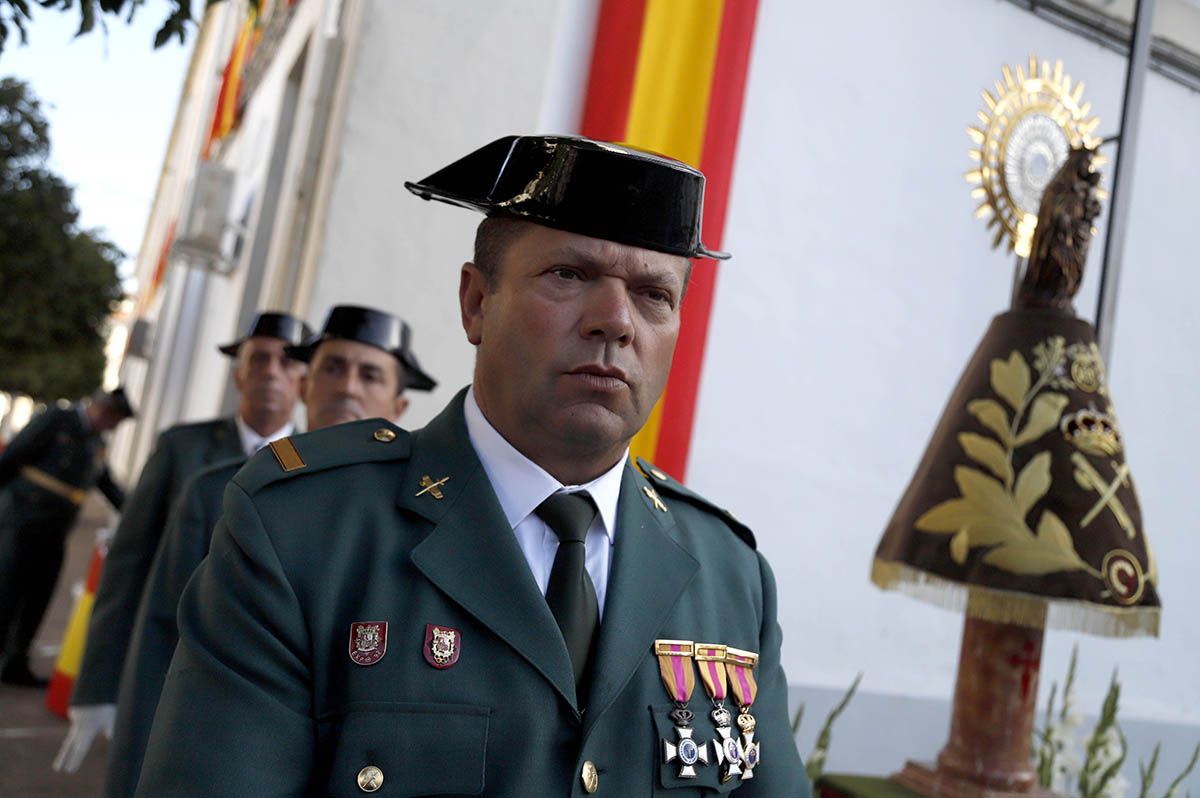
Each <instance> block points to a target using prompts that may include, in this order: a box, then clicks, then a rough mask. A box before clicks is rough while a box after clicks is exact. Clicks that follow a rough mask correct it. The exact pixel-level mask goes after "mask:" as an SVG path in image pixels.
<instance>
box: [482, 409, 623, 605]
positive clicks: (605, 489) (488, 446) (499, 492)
mask: <svg viewBox="0 0 1200 798" xmlns="http://www.w3.org/2000/svg"><path fill="white" fill-rule="evenodd" d="M463 410H464V412H465V414H466V419H467V435H468V437H469V438H470V439H471V446H473V447H474V448H475V453H476V454H477V455H478V456H479V461H480V462H481V463H482V464H483V470H484V471H485V472H487V475H488V479H489V480H490V481H491V483H492V489H493V490H494V491H495V492H496V498H498V499H499V500H500V507H501V509H503V510H504V515H505V517H507V518H508V523H509V526H511V527H512V530H513V534H514V535H516V538H517V544H518V545H520V547H521V551H522V552H523V553H524V554H525V560H526V561H527V562H528V563H529V570H530V571H532V572H533V578H534V580H535V581H537V585H538V588H539V589H540V590H541V591H542V595H543V596H544V595H546V587H547V586H548V585H549V584H550V569H551V568H552V567H553V565H554V555H555V554H557V553H558V536H557V535H556V534H554V530H552V529H551V528H550V526H549V525H548V524H547V523H546V522H545V521H543V520H542V519H541V518H539V517H538V516H537V514H536V513H534V510H536V509H537V506H538V505H539V504H541V503H542V502H543V501H545V500H546V499H548V498H549V497H550V496H551V495H552V494H554V493H558V492H560V491H561V492H563V493H575V492H585V493H587V494H589V495H590V496H591V497H592V501H593V502H595V503H596V508H597V509H598V510H599V512H598V513H597V514H596V517H595V519H593V520H592V525H591V526H590V527H588V532H587V538H586V539H585V540H584V544H583V545H584V547H585V548H586V550H587V559H586V566H587V571H588V575H590V576H591V577H592V584H593V585H594V586H595V588H596V603H597V604H598V605H599V607H600V616H601V617H602V618H603V617H604V597H605V594H606V593H607V592H608V572H609V568H610V567H611V566H612V547H613V540H614V539H615V537H616V532H617V500H618V499H619V498H620V495H621V476H622V473H623V471H624V469H625V461H626V460H627V459H628V458H629V452H628V451H626V452H625V456H624V457H622V458H621V459H620V460H618V461H617V464H616V465H614V466H613V467H612V468H610V469H609V470H608V471H606V472H604V473H603V474H601V475H600V476H598V477H596V479H594V480H592V481H591V482H589V483H587V484H586V485H564V484H562V483H561V482H559V481H558V480H557V479H555V478H554V477H552V476H550V474H548V473H546V471H545V469H543V468H542V467H541V466H539V465H538V464H537V463H535V462H533V461H532V460H530V459H529V458H528V457H526V456H525V455H523V454H521V453H520V452H518V451H517V450H516V449H515V448H514V447H513V445H512V444H511V443H509V442H508V441H506V440H505V439H504V436H503V435H501V434H500V433H499V432H497V431H496V428H495V427H493V426H492V425H491V423H489V422H488V420H487V419H486V418H484V416H483V411H481V410H480V409H479V404H478V402H476V401H475V389H474V388H471V389H470V390H468V391H467V398H466V402H465V403H464V407H463Z"/></svg>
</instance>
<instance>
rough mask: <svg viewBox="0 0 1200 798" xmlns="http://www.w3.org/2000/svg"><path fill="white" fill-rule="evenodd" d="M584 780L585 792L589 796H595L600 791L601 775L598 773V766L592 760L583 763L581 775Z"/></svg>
mask: <svg viewBox="0 0 1200 798" xmlns="http://www.w3.org/2000/svg"><path fill="white" fill-rule="evenodd" d="M579 777H580V778H581V779H583V791H584V792H586V793H587V794H588V795H591V794H593V793H594V792H596V790H598V789H600V774H599V773H597V772H596V765H595V764H594V763H593V762H592V760H590V759H589V760H587V761H586V762H584V763H583V772H582V773H580V774H579Z"/></svg>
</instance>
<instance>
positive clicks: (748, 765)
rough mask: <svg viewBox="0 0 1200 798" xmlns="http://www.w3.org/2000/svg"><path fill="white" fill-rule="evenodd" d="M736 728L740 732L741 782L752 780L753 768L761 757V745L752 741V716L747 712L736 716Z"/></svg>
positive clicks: (753, 724) (753, 722)
mask: <svg viewBox="0 0 1200 798" xmlns="http://www.w3.org/2000/svg"><path fill="white" fill-rule="evenodd" d="M737 723H738V728H739V729H741V730H742V740H741V747H742V781H746V780H747V779H752V778H754V768H755V767H757V766H758V762H759V758H760V757H761V756H762V752H761V750H760V748H761V743H756V742H755V741H754V726H755V720H754V716H753V715H751V714H750V713H749V712H743V713H742V714H741V715H738V719H737Z"/></svg>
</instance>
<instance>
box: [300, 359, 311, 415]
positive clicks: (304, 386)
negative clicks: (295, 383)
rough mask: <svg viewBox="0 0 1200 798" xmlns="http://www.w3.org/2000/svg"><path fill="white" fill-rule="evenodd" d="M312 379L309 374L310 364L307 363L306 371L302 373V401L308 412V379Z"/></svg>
mask: <svg viewBox="0 0 1200 798" xmlns="http://www.w3.org/2000/svg"><path fill="white" fill-rule="evenodd" d="M309 379H311V378H310V377H309V376H308V366H307V364H306V365H305V368H304V371H303V372H302V373H301V374H300V401H301V402H302V403H303V404H304V406H305V408H306V411H305V412H307V407H308V381H309Z"/></svg>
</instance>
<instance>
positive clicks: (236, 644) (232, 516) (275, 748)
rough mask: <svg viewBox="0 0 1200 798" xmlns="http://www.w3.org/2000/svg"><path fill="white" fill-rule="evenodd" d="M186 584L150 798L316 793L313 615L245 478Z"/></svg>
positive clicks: (150, 756) (154, 738)
mask: <svg viewBox="0 0 1200 798" xmlns="http://www.w3.org/2000/svg"><path fill="white" fill-rule="evenodd" d="M224 510H225V515H224V517H223V518H222V519H221V522H220V523H219V524H218V525H217V528H216V531H215V532H214V535H213V542H212V548H211V550H210V553H209V556H208V558H207V559H206V560H205V561H204V563H203V564H202V565H201V566H200V568H199V569H198V570H197V571H196V575H195V577H194V578H193V579H192V581H191V582H190V583H189V584H188V586H187V588H186V589H185V590H184V593H183V599H182V602H181V603H180V607H179V616H178V619H179V645H178V647H177V648H176V651H175V657H174V659H173V660H172V662H171V667H170V670H169V672H168V673H167V680H166V684H165V685H164V686H163V692H162V698H161V700H160V701H159V706H158V712H157V714H156V715H155V718H154V726H153V730H152V733H151V736H150V744H149V747H148V748H147V750H146V758H145V761H144V763H143V766H142V774H141V780H140V782H139V784H138V791H137V795H138V796H145V797H146V798H149V797H150V796H155V797H156V796H162V795H171V796H179V797H181V798H185V797H186V796H212V795H220V796H240V795H245V796H268V795H269V796H285V795H306V794H309V789H310V786H309V784H308V782H309V778H310V773H311V771H312V769H313V765H314V757H315V753H314V747H315V742H316V737H317V733H316V727H315V723H314V721H313V720H312V717H311V716H312V674H311V673H310V670H309V665H308V663H309V662H311V661H312V654H311V651H310V640H309V637H308V632H307V628H306V626H305V623H304V617H303V614H302V611H301V608H300V605H299V602H298V600H297V597H296V594H295V593H294V592H293V590H292V587H291V585H290V584H289V582H288V580H287V578H286V577H285V576H284V574H283V570H282V566H281V565H280V562H279V559H278V557H277V555H276V552H275V549H274V547H273V545H272V543H271V541H270V538H269V536H268V535H267V532H266V530H265V529H264V528H263V525H262V522H261V520H260V519H259V516H258V514H257V512H256V511H255V509H254V506H253V505H252V503H251V502H250V499H249V498H248V497H247V495H246V494H245V493H244V492H243V491H242V489H241V488H240V487H238V486H237V485H236V484H230V485H229V487H228V488H227V489H226V492H225V505H224Z"/></svg>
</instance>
